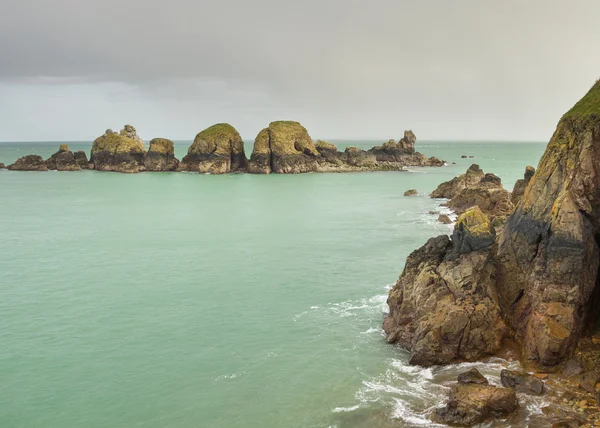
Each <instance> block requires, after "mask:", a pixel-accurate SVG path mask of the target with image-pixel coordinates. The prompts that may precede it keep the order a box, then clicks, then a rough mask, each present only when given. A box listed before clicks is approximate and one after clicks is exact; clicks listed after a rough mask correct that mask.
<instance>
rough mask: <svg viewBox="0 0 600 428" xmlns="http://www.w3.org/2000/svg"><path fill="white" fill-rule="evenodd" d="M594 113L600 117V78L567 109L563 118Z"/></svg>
mask: <svg viewBox="0 0 600 428" xmlns="http://www.w3.org/2000/svg"><path fill="white" fill-rule="evenodd" d="M591 115H596V116H599V117H600V79H599V80H597V81H596V83H595V84H594V86H592V88H591V89H590V90H589V91H588V93H587V94H585V96H584V97H583V98H582V99H580V100H579V101H578V102H577V104H575V105H574V106H573V108H572V109H571V110H569V111H568V112H567V113H565V115H564V116H563V118H566V117H573V118H576V117H586V116H591Z"/></svg>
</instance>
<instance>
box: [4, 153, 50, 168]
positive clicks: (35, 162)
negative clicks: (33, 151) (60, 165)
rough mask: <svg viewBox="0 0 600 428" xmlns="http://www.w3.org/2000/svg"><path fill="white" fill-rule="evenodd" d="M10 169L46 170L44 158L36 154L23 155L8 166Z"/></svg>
mask: <svg viewBox="0 0 600 428" xmlns="http://www.w3.org/2000/svg"><path fill="white" fill-rule="evenodd" d="M8 169H9V170H11V171H48V166H47V165H46V162H45V161H44V159H42V157H41V156H38V155H27V156H23V157H21V158H19V159H17V161H16V162H15V163H13V164H12V165H9V166H8Z"/></svg>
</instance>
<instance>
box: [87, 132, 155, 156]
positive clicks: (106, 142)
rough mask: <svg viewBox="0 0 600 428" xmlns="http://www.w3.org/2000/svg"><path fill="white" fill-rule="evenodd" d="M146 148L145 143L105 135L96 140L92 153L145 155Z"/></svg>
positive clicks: (113, 135) (115, 135) (119, 136)
mask: <svg viewBox="0 0 600 428" xmlns="http://www.w3.org/2000/svg"><path fill="white" fill-rule="evenodd" d="M145 151H146V147H145V146H144V143H143V141H141V140H134V139H132V138H127V137H124V136H123V135H119V134H110V135H103V136H101V137H99V138H96V140H95V141H94V144H93V145H92V153H96V152H109V153H114V154H118V153H144V152H145Z"/></svg>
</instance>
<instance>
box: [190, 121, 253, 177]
mask: <svg viewBox="0 0 600 428" xmlns="http://www.w3.org/2000/svg"><path fill="white" fill-rule="evenodd" d="M247 166H248V160H247V159H246V153H245V151H244V141H243V140H242V137H240V134H239V133H238V132H237V130H236V129H235V128H234V127H233V126H231V125H230V124H228V123H218V124H216V125H213V126H211V127H209V128H206V129H205V130H203V131H201V132H199V133H198V135H196V138H194V142H193V143H192V145H191V146H190V148H189V149H188V153H187V155H186V156H185V157H184V158H183V159H182V160H181V163H180V165H179V170H180V171H193V172H200V173H201V174H205V173H209V174H225V173H227V172H238V171H244V170H245V169H246V167H247Z"/></svg>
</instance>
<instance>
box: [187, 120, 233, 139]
mask: <svg viewBox="0 0 600 428" xmlns="http://www.w3.org/2000/svg"><path fill="white" fill-rule="evenodd" d="M237 133H238V132H237V130H236V129H235V128H234V127H233V126H231V125H230V124H228V123H217V124H216V125H213V126H210V127H208V128H206V129H205V130H204V131H200V133H199V134H198V135H197V136H196V138H198V137H200V138H207V137H211V136H213V135H219V134H220V135H231V134H237Z"/></svg>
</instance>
